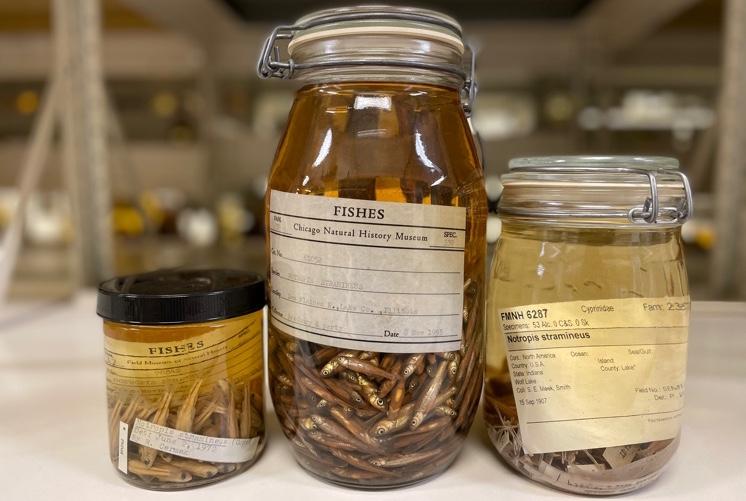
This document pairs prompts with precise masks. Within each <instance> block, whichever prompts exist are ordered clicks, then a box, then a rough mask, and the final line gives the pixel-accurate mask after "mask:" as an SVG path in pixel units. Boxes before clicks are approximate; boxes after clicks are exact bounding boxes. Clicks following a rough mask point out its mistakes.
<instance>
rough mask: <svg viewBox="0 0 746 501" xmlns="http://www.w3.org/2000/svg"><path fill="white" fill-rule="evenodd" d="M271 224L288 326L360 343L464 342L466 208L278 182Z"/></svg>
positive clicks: (417, 345)
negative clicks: (298, 189)
mask: <svg viewBox="0 0 746 501" xmlns="http://www.w3.org/2000/svg"><path fill="white" fill-rule="evenodd" d="M269 225H270V229H269V233H270V252H271V256H270V260H271V263H270V264H271V274H272V278H271V284H272V290H271V294H272V296H271V298H272V299H271V305H272V306H271V315H272V323H273V324H274V326H275V327H277V328H278V329H281V330H282V331H284V332H287V333H289V334H292V335H293V336H295V337H297V338H300V339H304V340H306V341H311V342H314V343H319V344H323V345H327V346H335V347H338V348H345V349H355V350H372V351H382V352H389V353H420V352H422V353H426V352H433V351H436V352H440V351H453V350H457V349H459V347H460V346H461V329H462V315H463V311H462V308H463V300H464V297H463V285H464V243H465V241H466V235H465V229H466V209H464V208H463V207H447V206H438V205H420V204H408V203H397V202H375V201H366V200H355V199H348V198H331V197H321V196H309V195H296V194H291V193H284V192H279V191H275V190H273V191H272V192H271V195H270V214H269Z"/></svg>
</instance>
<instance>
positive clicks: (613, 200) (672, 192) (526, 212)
mask: <svg viewBox="0 0 746 501" xmlns="http://www.w3.org/2000/svg"><path fill="white" fill-rule="evenodd" d="M509 168H510V172H509V173H508V174H505V175H503V176H502V182H503V185H504V190H503V193H502V197H501V199H500V204H499V212H500V214H501V215H502V216H503V217H506V218H526V219H532V220H533V221H536V222H561V223H562V224H573V225H594V226H595V225H601V226H618V225H620V224H621V225H641V224H650V225H680V224H682V223H683V222H684V221H685V220H686V219H688V218H689V217H691V215H692V210H693V207H692V194H691V188H690V186H689V181H688V180H687V178H686V176H685V175H684V174H683V173H682V172H681V171H680V170H679V162H678V160H676V159H675V158H669V157H655V156H606V155H593V156H552V157H526V158H515V159H512V160H511V161H510V163H509Z"/></svg>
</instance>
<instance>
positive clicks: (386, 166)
mask: <svg viewBox="0 0 746 501" xmlns="http://www.w3.org/2000/svg"><path fill="white" fill-rule="evenodd" d="M269 190H278V191H283V192H288V193H296V194H302V195H309V196H325V197H334V198H337V197H341V198H352V199H360V200H375V201H382V202H406V203H413V204H425V205H442V206H457V207H464V208H465V209H466V244H465V254H464V280H465V285H467V287H465V295H464V305H465V308H466V309H468V310H469V311H468V314H469V315H471V314H473V315H477V317H476V321H474V322H472V327H471V330H470V331H469V330H468V329H467V327H466V324H467V322H466V320H465V322H464V335H463V341H462V347H463V348H464V349H463V350H462V351H466V348H467V347H468V346H471V345H473V350H474V353H475V355H474V357H473V359H471V360H470V364H471V370H470V371H469V374H470V375H471V376H470V377H469V378H468V380H467V379H465V380H463V381H461V382H460V383H458V388H457V390H458V391H457V393H456V394H457V395H458V396H459V397H458V403H457V404H456V405H458V406H459V408H461V409H463V412H462V414H463V415H460V416H458V417H456V418H454V419H453V420H452V422H451V423H450V424H449V425H448V426H446V427H445V428H444V429H443V430H442V433H441V434H440V435H439V437H441V438H442V440H443V442H442V443H438V442H437V441H436V440H435V439H433V440H432V441H431V442H432V443H431V444H430V445H428V446H427V447H424V448H421V449H419V451H420V452H422V450H424V449H428V447H430V448H435V447H439V452H438V454H437V455H434V456H433V457H432V459H431V460H430V461H427V462H426V463H427V464H424V465H423V464H420V465H414V466H411V465H408V466H409V467H401V468H398V467H393V468H392V469H391V471H392V474H383V473H382V474H378V473H377V470H375V469H373V470H371V469H370V468H369V467H366V466H365V464H369V462H370V461H371V460H376V459H380V457H381V456H383V457H384V458H385V457H391V456H393V455H396V454H407V453H411V452H416V451H418V449H416V447H414V446H412V445H409V446H405V445H403V444H405V443H408V444H409V443H411V442H412V438H413V437H411V436H410V437H408V438H406V437H399V439H397V440H395V438H396V437H389V438H387V439H385V440H384V439H381V440H380V441H379V442H380V444H379V445H380V448H379V449H378V451H377V452H375V453H373V452H372V451H366V450H350V451H346V452H349V453H350V454H352V455H353V456H354V457H350V456H345V457H346V458H348V459H347V460H345V459H344V458H340V457H339V456H335V455H334V454H332V453H331V452H332V451H330V448H329V447H326V446H324V445H323V444H321V443H313V444H311V445H309V439H308V438H307V436H306V435H304V434H303V432H302V429H303V427H304V426H305V427H306V428H305V429H307V430H310V432H311V433H315V432H317V431H318V430H317V429H314V428H313V424H311V423H310V422H309V421H308V418H309V416H311V415H319V416H321V417H322V418H329V416H330V412H331V407H334V405H335V404H334V403H333V402H332V403H326V402H321V403H320V404H319V403H316V404H315V405H317V406H318V407H316V408H313V409H310V408H309V405H310V404H309V402H308V398H307V396H304V395H307V394H308V392H307V391H306V390H305V389H304V388H301V387H299V385H298V379H299V378H301V377H303V372H302V371H301V370H299V365H303V366H305V367H304V369H307V370H309V371H315V372H316V374H318V373H319V371H320V370H321V368H322V367H323V365H324V363H326V362H327V361H328V360H329V358H327V357H326V356H324V354H325V353H327V352H328V350H327V352H324V351H322V350H324V348H325V347H324V346H323V345H319V344H314V343H308V342H305V341H301V340H295V339H293V338H292V337H291V336H289V335H288V334H286V333H284V332H283V331H282V330H281V329H278V328H277V327H276V326H274V325H272V324H271V323H270V331H269V364H270V389H271V392H272V398H273V402H274V405H275V409H276V410H277V413H278V417H279V419H280V422H281V424H282V426H283V431H284V432H285V434H286V436H287V437H288V438H289V439H290V440H291V441H292V442H293V447H294V451H295V454H296V459H297V460H298V461H299V462H300V463H301V464H302V465H303V466H304V467H305V468H307V469H308V470H310V471H311V472H312V473H314V474H315V475H318V476H320V477H322V478H325V479H327V480H330V481H333V482H337V483H342V484H346V485H350V486H356V487H364V488H376V487H389V486H396V485H405V484H409V483H412V482H416V481H418V480H422V479H424V478H428V477H430V476H433V475H436V474H438V473H440V472H441V471H443V470H444V469H446V468H447V467H448V465H449V464H450V462H451V461H452V460H453V459H454V458H455V454H456V453H457V452H458V450H459V448H460V445H461V443H462V442H463V438H464V436H465V435H466V432H467V431H468V429H469V427H470V425H471V422H472V420H473V417H474V413H475V409H476V405H477V402H478V400H479V394H478V393H479V387H481V382H482V375H481V374H482V370H483V322H482V320H481V316H482V311H483V310H482V306H481V303H482V302H483V300H484V299H483V298H484V293H483V286H484V266H485V262H484V258H485V246H486V242H485V225H486V215H487V207H486V196H485V192H484V181H483V177H482V172H481V169H480V167H479V165H478V161H477V159H476V155H475V150H474V144H473V142H472V138H471V134H470V131H469V128H468V125H467V123H466V120H465V117H464V115H463V113H462V111H461V108H460V103H459V96H458V92H457V91H456V90H453V89H447V88H442V87H437V86H430V85H413V84H399V83H344V84H328V85H316V86H310V87H306V88H304V89H302V90H301V91H300V92H299V93H298V96H297V98H296V101H295V104H294V106H293V109H292V111H291V114H290V121H289V124H288V128H287V131H286V133H285V136H284V138H283V140H282V142H281V144H280V147H279V150H278V152H277V156H276V159H275V163H274V165H273V168H272V172H271V175H270V179H269V186H268V192H269ZM267 204H269V196H268V197H267ZM266 213H267V214H269V207H266ZM267 240H268V241H267V245H269V239H267ZM268 254H269V250H268ZM267 276H268V277H269V280H271V273H267ZM269 287H270V288H271V283H269ZM459 355H460V354H459ZM408 356H409V355H407V354H401V355H396V357H395V363H400V362H403V361H404V360H406V358H407V357H408ZM365 357H366V358H367V357H368V355H365ZM372 358H374V359H375V363H379V364H381V363H384V362H385V361H386V360H385V359H386V356H385V354H383V353H375V354H373V355H372ZM429 358H430V359H431V360H434V359H435V355H434V354H431V356H430V357H429ZM391 361H392V357H391V356H390V357H389V358H388V362H391ZM433 365H434V362H433ZM306 374H307V375H308V374H309V373H306ZM325 381H326V380H324V379H323V378H318V381H317V382H318V383H319V384H321V385H325V384H326V382H325ZM423 381H426V379H424V376H423ZM344 384H346V383H344ZM375 384H376V386H377V391H378V388H379V385H380V384H381V381H375ZM420 390H421V388H420ZM420 390H417V391H420ZM417 395H418V393H416V392H415V391H412V392H408V393H407V397H406V398H405V400H404V402H403V404H406V403H409V402H410V401H411V400H412V399H415V398H417ZM407 399H410V400H407ZM327 404H328V406H327ZM340 410H343V409H340ZM345 412H348V413H349V412H351V410H349V409H347V410H345ZM359 413H360V414H361V415H364V417H361V416H359V415H355V416H352V417H351V418H350V419H353V420H354V424H355V425H356V426H363V427H365V430H366V433H369V434H370V433H372V431H371V429H372V427H373V425H374V424H375V423H376V422H377V421H380V420H381V419H383V418H384V417H385V416H386V414H385V413H380V412H378V413H376V412H375V409H372V408H368V409H360V410H359ZM330 419H331V418H330ZM311 436H316V435H311ZM328 438H334V437H331V436H327V435H321V436H320V437H319V439H320V440H326V439H328ZM364 438H365V440H368V438H366V437H364ZM376 440H378V439H377V438H376ZM415 445H416V444H415ZM350 461H353V462H358V461H360V462H358V464H357V466H356V465H354V464H351V463H350ZM361 465H362V469H361Z"/></svg>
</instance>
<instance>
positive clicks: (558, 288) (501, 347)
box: [484, 221, 689, 494]
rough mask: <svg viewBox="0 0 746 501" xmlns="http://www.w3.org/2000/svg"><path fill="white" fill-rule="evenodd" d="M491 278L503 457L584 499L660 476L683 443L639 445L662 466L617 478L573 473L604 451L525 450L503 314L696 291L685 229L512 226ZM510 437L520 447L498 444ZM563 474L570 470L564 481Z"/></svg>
mask: <svg viewBox="0 0 746 501" xmlns="http://www.w3.org/2000/svg"><path fill="white" fill-rule="evenodd" d="M489 280H490V281H489V291H488V299H487V332H488V336H487V373H486V382H485V395H484V397H485V399H484V412H485V420H486V422H487V427H488V430H489V434H490V438H491V439H492V440H493V442H494V443H495V445H496V447H497V448H498V450H499V451H500V454H501V455H502V456H503V458H504V459H505V460H506V461H507V462H508V463H509V464H511V465H512V466H513V467H515V468H516V469H518V470H519V471H521V472H522V473H524V474H525V475H527V476H529V477H531V478H532V479H534V480H537V481H539V482H542V483H546V484H549V485H552V486H554V487H558V488H560V489H564V490H569V491H574V492H580V493H584V494H618V493H622V492H627V491H631V490H634V489H637V488H639V487H642V486H643V485H645V484H647V483H649V482H651V481H653V480H654V479H655V478H657V477H658V475H659V474H660V473H661V468H662V466H663V465H664V464H665V463H666V462H667V461H668V459H669V458H670V457H671V455H673V453H674V452H675V450H676V447H677V446H678V438H676V439H674V440H672V441H664V442H650V443H646V444H639V445H640V446H641V448H642V449H647V448H650V447H654V448H655V449H650V451H652V450H656V451H657V452H655V454H656V455H660V457H659V458H658V459H659V460H658V461H655V463H656V464H657V465H659V466H658V468H657V469H656V468H652V471H650V470H645V471H643V472H642V473H640V472H637V471H631V472H629V473H620V474H619V475H617V476H616V477H615V478H613V479H612V477H611V476H610V475H609V472H608V471H600V472H592V471H585V472H580V471H577V470H575V473H573V472H572V471H570V472H568V471H567V464H568V462H572V463H573V464H581V465H583V464H593V462H594V461H595V462H599V463H603V462H604V460H603V458H602V456H601V455H602V454H603V452H604V449H603V448H601V449H591V450H588V451H563V452H558V453H554V454H535V455H526V454H524V453H523V451H522V450H521V448H520V430H519V429H518V414H517V412H516V404H515V399H514V394H513V388H512V385H511V381H510V372H509V369H508V365H507V359H506V347H505V341H504V339H503V336H502V334H501V329H500V324H499V318H498V317H497V312H498V310H500V309H502V308H509V307H514V306H520V305H531V304H541V303H553V302H562V301H578V300H594V299H621V298H635V297H640V298H643V297H663V296H672V297H677V296H686V295H688V293H689V289H688V284H687V277H686V269H685V267H684V258H683V254H682V245H681V240H680V231H679V229H678V228H677V229H666V230H659V229H656V230H629V229H619V230H611V229H575V228H557V227H549V226H540V225H530V224H525V223H515V222H510V221H505V222H504V224H503V231H502V234H501V236H500V239H499V241H498V243H497V246H496V248H495V256H494V260H493V263H492V269H491V271H490V279H489ZM608 391H612V392H613V391H614V388H609V389H608ZM507 437H510V443H512V444H517V445H516V446H515V447H511V446H508V447H500V446H498V443H500V444H504V443H505V440H506V438H507ZM547 466H549V467H550V468H548V467H547ZM556 470H559V471H561V472H563V477H562V479H561V480H558V478H557V476H558V475H555V474H554V473H555V472H556ZM568 479H569V480H570V482H569V483H568Z"/></svg>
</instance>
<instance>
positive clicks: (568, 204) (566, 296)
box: [484, 157, 692, 495]
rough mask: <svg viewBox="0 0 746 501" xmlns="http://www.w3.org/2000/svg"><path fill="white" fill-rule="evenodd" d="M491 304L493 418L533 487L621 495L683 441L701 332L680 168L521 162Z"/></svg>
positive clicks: (505, 212)
mask: <svg viewBox="0 0 746 501" xmlns="http://www.w3.org/2000/svg"><path fill="white" fill-rule="evenodd" d="M502 181H503V184H504V191H503V194H502V198H501V200H500V205H499V213H500V216H501V220H502V234H501V236H500V239H499V241H498V243H497V247H496V249H495V255H494V261H493V264H492V269H491V274H490V284H489V292H488V302H487V329H488V332H489V336H488V341H487V373H486V384H485V395H484V396H485V400H484V412H485V420H486V422H487V427H488V432H489V436H490V438H491V440H492V442H493V444H494V445H495V447H496V449H497V451H498V452H499V454H500V455H501V456H502V457H503V458H504V459H505V461H506V462H507V463H508V464H510V465H511V466H513V467H514V468H515V469H517V470H518V471H520V472H521V473H523V474H524V475H526V476H528V477H529V478H531V479H532V480H536V481H538V482H541V483H544V484H547V485H550V486H552V487H555V488H558V489H562V490H565V491H571V492H577V493H582V494H596V495H607V494H619V493H623V492H628V491H632V490H634V489H637V488H640V487H642V486H644V485H646V484H647V483H649V482H651V481H653V480H654V479H655V478H657V477H658V475H660V473H661V471H662V469H663V467H664V465H665V464H666V463H667V462H668V460H669V459H670V458H671V456H672V455H673V453H674V451H675V450H676V447H677V446H678V442H679V427H680V416H681V411H682V405H683V390H684V377H685V367H686V347H687V335H688V325H689V304H690V302H689V288H688V284H687V276H686V269H685V267H684V253H683V249H682V243H681V235H680V233H681V232H680V229H681V225H682V223H683V222H684V221H685V220H686V219H687V217H689V216H690V215H691V211H692V201H691V192H690V189H689V185H688V182H687V180H686V177H685V176H684V175H683V174H682V173H681V172H679V170H678V162H677V161H676V160H674V159H671V158H659V157H547V158H523V159H514V160H512V161H511V162H510V173H509V174H507V175H505V176H503V179H502Z"/></svg>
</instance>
